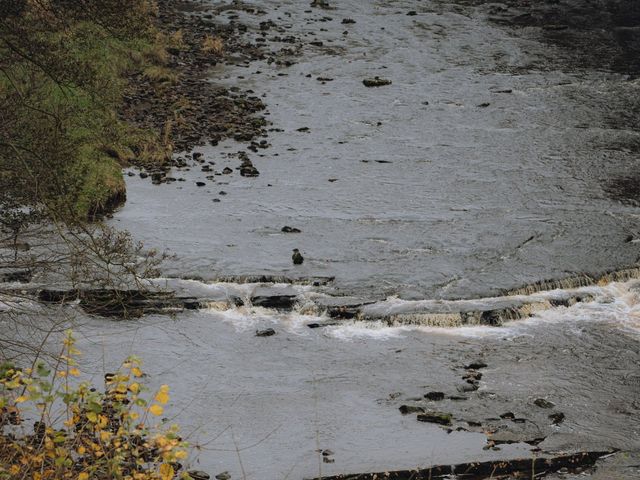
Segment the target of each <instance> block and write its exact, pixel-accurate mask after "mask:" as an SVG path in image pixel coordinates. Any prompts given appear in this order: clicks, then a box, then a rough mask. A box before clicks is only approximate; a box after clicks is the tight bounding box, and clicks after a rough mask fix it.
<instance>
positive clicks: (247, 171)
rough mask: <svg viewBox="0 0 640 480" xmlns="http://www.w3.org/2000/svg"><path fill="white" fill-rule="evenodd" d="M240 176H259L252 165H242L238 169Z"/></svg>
mask: <svg viewBox="0 0 640 480" xmlns="http://www.w3.org/2000/svg"><path fill="white" fill-rule="evenodd" d="M240 175H242V176H243V177H257V176H259V175H260V172H259V171H258V169H257V168H256V167H254V166H253V165H243V166H242V167H240Z"/></svg>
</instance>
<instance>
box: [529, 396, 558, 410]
mask: <svg viewBox="0 0 640 480" xmlns="http://www.w3.org/2000/svg"><path fill="white" fill-rule="evenodd" d="M533 403H534V404H535V405H536V406H538V407H540V408H553V407H555V406H556V404H555V403H553V402H550V401H549V400H545V399H544V398H536V399H535V400H534V401H533Z"/></svg>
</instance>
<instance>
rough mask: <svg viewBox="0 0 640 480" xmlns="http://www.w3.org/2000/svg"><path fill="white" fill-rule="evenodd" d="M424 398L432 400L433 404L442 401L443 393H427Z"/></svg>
mask: <svg viewBox="0 0 640 480" xmlns="http://www.w3.org/2000/svg"><path fill="white" fill-rule="evenodd" d="M424 398H426V399H427V400H432V401H434V402H437V401H440V400H444V393H443V392H428V393H427V394H425V396H424Z"/></svg>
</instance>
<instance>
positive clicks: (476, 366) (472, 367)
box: [464, 361, 488, 370]
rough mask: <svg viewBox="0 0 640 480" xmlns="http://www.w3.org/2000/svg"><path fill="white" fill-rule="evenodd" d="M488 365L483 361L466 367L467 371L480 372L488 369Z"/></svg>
mask: <svg viewBox="0 0 640 480" xmlns="http://www.w3.org/2000/svg"><path fill="white" fill-rule="evenodd" d="M487 367H488V365H487V364H486V363H484V362H482V361H478V362H473V363H470V364H469V365H467V366H465V367H464V368H465V370H480V369H481V368H487Z"/></svg>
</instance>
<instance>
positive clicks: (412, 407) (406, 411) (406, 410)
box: [399, 405, 424, 415]
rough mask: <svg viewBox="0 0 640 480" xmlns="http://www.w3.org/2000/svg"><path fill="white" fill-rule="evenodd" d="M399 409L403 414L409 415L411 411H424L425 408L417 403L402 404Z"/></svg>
mask: <svg viewBox="0 0 640 480" xmlns="http://www.w3.org/2000/svg"><path fill="white" fill-rule="evenodd" d="M399 410H400V413H401V414H402V415H408V414H410V413H424V408H422V407H418V406H416V405H400V408H399Z"/></svg>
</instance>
